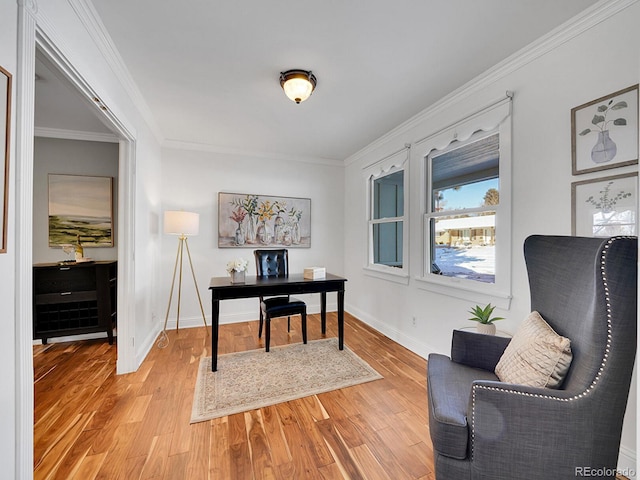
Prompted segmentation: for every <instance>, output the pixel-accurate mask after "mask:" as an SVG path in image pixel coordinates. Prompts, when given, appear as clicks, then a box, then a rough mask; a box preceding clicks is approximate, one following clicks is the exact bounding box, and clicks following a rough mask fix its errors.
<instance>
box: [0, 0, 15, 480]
mask: <svg viewBox="0 0 640 480" xmlns="http://www.w3.org/2000/svg"><path fill="white" fill-rule="evenodd" d="M16 16H17V4H16V2H0V65H2V67H3V68H4V69H5V70H8V71H9V72H10V73H12V74H14V75H15V72H16V66H17V55H16V48H17V42H16V39H17V22H16ZM15 99H16V90H15V83H14V88H13V91H12V106H11V111H12V112H14V114H13V115H12V116H11V136H10V142H11V144H10V146H11V150H10V171H9V210H8V214H9V217H8V220H9V222H8V229H7V232H8V234H7V253H4V254H0V277H2V288H0V318H1V319H2V324H3V326H2V335H0V365H2V371H3V374H2V375H3V382H4V388H2V389H0V465H2V471H3V475H6V478H15V453H16V446H15V437H16V421H15V420H16V399H15V395H16V389H15V382H16V375H15V372H16V347H15V342H16V338H15V335H16V328H15V321H14V319H15V301H14V296H15V259H16V257H15V245H16V239H15V236H14V232H15V212H16V208H15V196H14V195H15V178H16V177H15V171H16V169H15V152H16V149H15V144H16V142H15V130H16V129H15V126H16V116H15V103H16V102H15Z"/></svg>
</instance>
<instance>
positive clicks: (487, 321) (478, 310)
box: [469, 303, 504, 335]
mask: <svg viewBox="0 0 640 480" xmlns="http://www.w3.org/2000/svg"><path fill="white" fill-rule="evenodd" d="M495 308H496V307H494V306H492V305H491V304H490V303H489V304H487V306H486V307H484V308H482V307H481V306H480V305H476V306H475V307H473V308H472V309H471V310H469V313H470V314H471V315H472V316H471V318H469V320H471V321H472V322H478V325H476V328H477V330H478V333H484V334H485V335H495V334H496V326H495V325H494V324H493V322H497V321H498V320H504V318H503V317H492V315H493V311H494V310H495Z"/></svg>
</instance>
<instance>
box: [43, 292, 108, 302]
mask: <svg viewBox="0 0 640 480" xmlns="http://www.w3.org/2000/svg"><path fill="white" fill-rule="evenodd" d="M97 298H98V295H97V294H96V291H95V290H94V291H89V292H70V291H66V292H58V293H43V294H40V295H36V297H35V300H36V305H55V304H58V303H71V302H89V301H93V300H96V299H97Z"/></svg>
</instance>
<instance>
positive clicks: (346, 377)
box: [191, 338, 382, 423]
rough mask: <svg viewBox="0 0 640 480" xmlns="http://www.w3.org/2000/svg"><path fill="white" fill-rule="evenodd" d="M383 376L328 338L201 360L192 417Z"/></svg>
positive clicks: (229, 411)
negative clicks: (214, 360)
mask: <svg viewBox="0 0 640 480" xmlns="http://www.w3.org/2000/svg"><path fill="white" fill-rule="evenodd" d="M380 378H382V375H380V374H379V373H378V372H377V371H375V370H374V369H373V368H371V366H369V365H368V364H367V363H366V362H365V361H364V360H362V359H361V358H360V357H358V356H357V355H356V354H355V353H353V352H352V351H351V350H349V348H348V347H347V346H346V345H345V347H344V350H338V340H337V339H336V338H327V339H323V340H314V341H310V342H309V343H308V344H306V345H305V344H302V343H296V344H293V345H286V346H280V347H271V351H270V352H268V353H267V352H265V351H264V349H260V350H250V351H246V352H238V353H230V354H226V355H220V356H219V357H218V371H216V372H212V371H211V357H206V358H203V359H201V360H200V367H199V371H198V379H197V382H196V390H195V394H194V397H193V408H192V410H191V423H196V422H202V421H205V420H210V419H212V418H218V417H223V416H225V415H231V414H234V413H239V412H245V411H248V410H253V409H255V408H261V407H266V406H268V405H275V404H276V403H281V402H286V401H289V400H294V399H296V398H302V397H307V396H310V395H315V394H318V393H324V392H329V391H331V390H337V389H339V388H345V387H349V386H352V385H357V384H360V383H365V382H370V381H372V380H377V379H380Z"/></svg>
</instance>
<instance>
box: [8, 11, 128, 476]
mask: <svg viewBox="0 0 640 480" xmlns="http://www.w3.org/2000/svg"><path fill="white" fill-rule="evenodd" d="M18 8H19V13H20V15H19V29H18V72H17V75H16V84H17V85H16V87H17V88H16V91H17V92H18V94H17V100H16V105H17V108H16V113H17V118H18V119H19V120H18V121H17V123H16V136H15V140H16V147H15V149H16V174H15V175H16V179H17V180H16V193H15V198H16V207H15V208H16V221H15V223H16V225H15V228H16V231H17V242H16V244H17V246H16V286H15V294H16V296H15V312H16V340H17V342H16V357H17V361H16V416H17V418H16V435H15V439H16V442H15V444H16V470H15V473H16V477H17V478H30V477H31V475H32V473H33V472H32V469H33V447H32V446H33V407H34V397H33V381H34V376H33V340H32V338H33V337H32V334H33V331H32V327H31V325H32V318H33V304H32V294H33V288H32V287H33V284H32V271H33V261H32V260H33V258H32V252H33V218H32V217H33V198H34V192H33V180H34V178H33V166H34V159H33V140H34V136H35V129H34V123H35V122H34V118H35V98H34V97H35V68H34V66H35V58H36V50H37V51H38V52H39V53H42V54H43V55H44V57H45V58H46V59H47V60H48V61H50V62H51V63H52V64H53V65H55V67H56V68H57V69H58V70H59V71H60V72H61V73H62V74H63V75H64V77H65V78H66V79H67V80H68V81H69V82H70V83H71V85H73V87H74V88H75V90H76V91H77V93H78V97H79V98H81V99H82V100H83V101H85V103H86V104H87V108H89V107H88V105H92V108H93V109H96V108H97V109H99V110H100V112H99V113H100V116H99V118H100V119H101V121H103V123H104V124H105V125H106V126H108V128H109V130H110V131H111V132H113V133H114V134H115V137H116V138H117V142H118V175H119V180H118V189H117V190H118V212H119V213H120V215H119V217H118V222H117V227H116V229H117V238H116V242H117V244H118V254H117V258H118V267H117V268H118V273H117V275H118V286H117V299H118V339H119V342H118V343H119V346H118V352H117V353H118V358H117V362H116V371H117V373H127V372H131V371H135V370H136V368H137V361H136V356H135V349H134V344H133V332H134V328H133V325H132V324H131V322H132V319H133V318H134V306H135V302H134V292H135V285H134V279H135V275H134V274H135V271H134V262H133V259H134V245H135V230H134V211H135V208H134V207H135V204H134V199H135V151H136V150H135V140H136V138H135V134H133V133H132V132H133V131H134V130H133V129H132V128H130V126H129V125H128V124H127V123H126V122H125V121H123V120H122V119H121V118H119V117H118V116H117V115H116V114H115V113H114V112H112V111H111V110H110V109H109V108H108V107H107V106H106V105H104V104H103V103H102V101H101V100H100V96H99V95H97V93H96V91H95V90H94V89H93V88H92V87H91V85H90V84H89V83H88V82H87V81H86V79H85V78H83V76H82V75H81V74H80V73H79V72H78V71H77V69H75V68H74V67H73V65H72V64H71V63H70V61H69V60H68V59H67V58H66V57H65V56H64V55H63V54H62V53H61V52H60V50H59V49H58V48H57V47H56V45H55V44H54V43H53V41H52V40H51V37H50V36H48V35H47V34H46V33H45V27H44V26H41V25H39V24H38V21H37V14H36V12H35V11H33V10H32V9H31V5H30V4H27V3H25V4H22V3H20V4H19V7H18ZM54 37H55V35H54Z"/></svg>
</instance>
